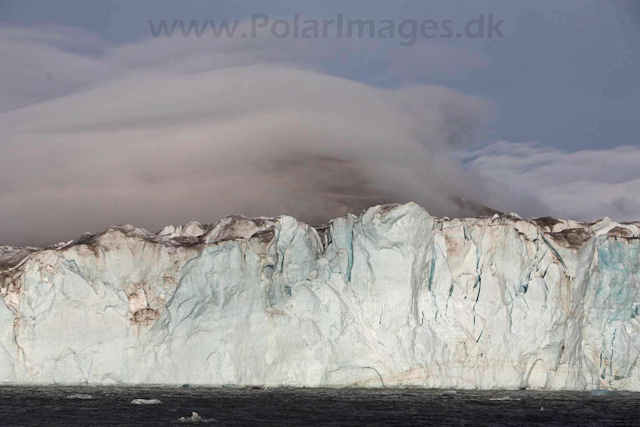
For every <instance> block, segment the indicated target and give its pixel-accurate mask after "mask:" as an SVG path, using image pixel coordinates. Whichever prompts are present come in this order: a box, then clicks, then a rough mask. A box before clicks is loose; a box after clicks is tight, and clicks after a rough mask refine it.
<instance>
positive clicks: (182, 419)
mask: <svg viewBox="0 0 640 427" xmlns="http://www.w3.org/2000/svg"><path fill="white" fill-rule="evenodd" d="M178 421H179V422H181V423H196V424H197V423H210V422H212V421H215V420H214V419H213V418H210V419H205V418H202V417H201V416H200V415H198V413H197V412H192V413H191V416H190V417H189V418H187V417H180V419H179V420H178Z"/></svg>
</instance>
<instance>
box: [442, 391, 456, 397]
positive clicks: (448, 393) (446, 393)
mask: <svg viewBox="0 0 640 427" xmlns="http://www.w3.org/2000/svg"><path fill="white" fill-rule="evenodd" d="M456 394H458V392H457V391H455V390H445V391H443V392H442V393H440V396H455V395H456Z"/></svg>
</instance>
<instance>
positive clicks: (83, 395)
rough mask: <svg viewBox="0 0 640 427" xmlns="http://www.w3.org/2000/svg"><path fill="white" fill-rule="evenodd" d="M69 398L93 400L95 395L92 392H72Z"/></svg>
mask: <svg viewBox="0 0 640 427" xmlns="http://www.w3.org/2000/svg"><path fill="white" fill-rule="evenodd" d="M67 399H79V400H93V399H95V397H93V396H92V395H90V394H82V393H78V394H70V395H69V396H67Z"/></svg>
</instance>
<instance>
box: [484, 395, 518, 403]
mask: <svg viewBox="0 0 640 427" xmlns="http://www.w3.org/2000/svg"><path fill="white" fill-rule="evenodd" d="M489 400H497V401H500V402H505V401H509V400H513V401H520V400H522V399H519V398H517V397H516V398H512V397H509V396H504V397H492V398H491V399H489Z"/></svg>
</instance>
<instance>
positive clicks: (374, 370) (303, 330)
mask: <svg viewBox="0 0 640 427" xmlns="http://www.w3.org/2000/svg"><path fill="white" fill-rule="evenodd" d="M0 294H1V296H2V298H0V382H2V383H21V384H22V383H30V384H54V383H55V384H68V383H74V384H78V383H84V384H184V383H188V384H201V385H211V386H225V385H232V386H265V387H279V386H296V387H327V386H329V387H350V386H362V387H435V388H460V389H472V388H479V389H494V388H502V389H518V388H531V389H550V390H559V389H565V390H567V389H569V390H592V389H616V390H635V391H639V390H640V369H638V365H639V364H638V358H639V355H640V223H616V222H614V221H611V220H610V219H608V218H605V219H603V220H600V221H597V222H578V221H572V220H561V219H554V218H538V219H522V218H520V217H519V216H517V215H516V214H508V215H498V214H496V215H494V216H493V217H484V218H456V219H449V218H436V217H433V216H431V215H429V213H428V212H427V211H426V210H425V209H423V208H422V207H420V206H418V205H416V204H414V203H408V204H404V205H395V204H394V205H382V206H376V207H373V208H370V209H368V210H366V211H365V212H363V213H362V214H361V215H360V216H354V215H347V216H343V217H340V218H336V219H334V220H332V221H330V222H329V223H328V224H326V225H323V226H320V227H311V226H309V225H308V224H306V223H303V222H301V221H297V220H296V219H294V218H292V217H289V216H280V217H277V218H246V217H243V216H232V217H228V218H225V219H223V220H221V221H219V222H217V223H215V224H199V223H195V222H192V223H189V224H186V225H184V226H167V227H165V228H164V229H163V230H161V231H160V232H158V233H157V234H153V233H150V232H148V231H146V230H143V229H139V228H135V227H133V226H129V225H124V226H118V227H111V228H108V229H106V230H104V231H103V232H101V233H98V234H84V235H82V236H81V237H80V238H78V239H76V240H73V241H70V242H67V243H61V244H58V245H55V246H52V247H48V248H44V249H40V248H12V247H9V246H0Z"/></svg>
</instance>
